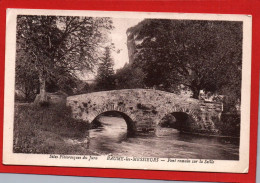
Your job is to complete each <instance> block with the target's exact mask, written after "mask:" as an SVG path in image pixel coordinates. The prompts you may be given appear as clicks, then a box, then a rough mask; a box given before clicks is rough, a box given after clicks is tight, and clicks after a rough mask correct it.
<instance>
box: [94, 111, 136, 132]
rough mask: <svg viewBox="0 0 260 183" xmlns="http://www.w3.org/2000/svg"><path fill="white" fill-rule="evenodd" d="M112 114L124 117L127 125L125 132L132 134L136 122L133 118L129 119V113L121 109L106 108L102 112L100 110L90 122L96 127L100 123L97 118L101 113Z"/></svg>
mask: <svg viewBox="0 0 260 183" xmlns="http://www.w3.org/2000/svg"><path fill="white" fill-rule="evenodd" d="M111 114H112V115H114V116H120V117H122V118H123V119H124V121H125V123H126V125H127V132H128V133H129V134H134V133H135V132H136V124H135V121H133V119H131V117H129V115H127V114H126V113H124V112H121V111H117V110H107V111H104V112H101V113H100V114H98V115H97V116H96V117H95V118H94V119H93V120H92V121H90V124H91V126H92V127H97V126H99V125H100V121H99V120H98V118H99V117H100V116H102V115H111Z"/></svg>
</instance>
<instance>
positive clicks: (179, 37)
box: [128, 19, 242, 98]
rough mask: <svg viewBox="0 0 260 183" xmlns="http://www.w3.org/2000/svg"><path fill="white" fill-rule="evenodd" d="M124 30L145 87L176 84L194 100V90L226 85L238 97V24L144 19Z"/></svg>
mask: <svg viewBox="0 0 260 183" xmlns="http://www.w3.org/2000/svg"><path fill="white" fill-rule="evenodd" d="M128 32H129V37H128V38H129V40H132V41H134V42H136V44H137V45H136V50H135V57H134V67H139V68H141V69H142V70H143V71H144V73H146V77H145V78H144V83H145V84H146V85H147V86H148V87H152V86H154V85H155V86H159V85H162V86H163V88H164V89H165V90H169V88H175V89H176V88H178V86H180V85H182V86H185V87H187V88H189V89H190V90H191V91H192V92H193V97H194V98H198V96H199V91H200V90H205V91H206V92H207V91H211V92H219V91H221V90H222V89H223V88H225V87H230V86H231V88H232V89H233V90H235V91H234V94H235V95H236V96H237V97H240V86H241V67H242V23H241V22H231V21H201V20H163V19H153V20H150V19H147V20H144V21H143V22H141V23H139V25H137V26H136V27H133V28H130V29H129V30H128ZM232 92H233V91H232Z"/></svg>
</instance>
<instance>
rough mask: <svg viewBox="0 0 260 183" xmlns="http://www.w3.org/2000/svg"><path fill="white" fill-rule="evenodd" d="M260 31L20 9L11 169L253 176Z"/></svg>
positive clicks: (11, 52) (8, 114)
mask: <svg viewBox="0 0 260 183" xmlns="http://www.w3.org/2000/svg"><path fill="white" fill-rule="evenodd" d="M251 26H252V17H251V16H247V15H219V14H218V15H217V14H184V13H151V12H150V13H145V12H142V13H141V12H113V11H111V12H108V11H71V10H70V11H69V10H66V11H64V10H32V9H30V10H29V9H8V10H7V19H6V58H5V93H4V95H5V96H4V99H5V100H4V147H3V164H5V165H40V166H64V167H96V168H120V169H145V170H172V171H200V172H230V173H247V172H248V167H249V143H250V142H249V127H250V87H251V82H250V80H251V79H250V78H251V34H252V27H251Z"/></svg>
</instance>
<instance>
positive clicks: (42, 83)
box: [39, 71, 48, 103]
mask: <svg viewBox="0 0 260 183" xmlns="http://www.w3.org/2000/svg"><path fill="white" fill-rule="evenodd" d="M39 81H40V103H45V102H47V101H48V100H47V93H46V77H45V74H44V72H43V71H41V72H40V75H39Z"/></svg>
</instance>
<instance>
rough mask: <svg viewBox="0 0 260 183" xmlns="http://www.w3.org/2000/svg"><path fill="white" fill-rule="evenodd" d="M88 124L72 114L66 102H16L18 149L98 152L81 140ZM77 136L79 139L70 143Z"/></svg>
mask: <svg viewBox="0 0 260 183" xmlns="http://www.w3.org/2000/svg"><path fill="white" fill-rule="evenodd" d="M88 130H89V124H87V123H85V122H84V121H82V120H76V119H73V118H72V117H71V111H70V109H69V108H67V107H66V106H64V105H51V106H49V107H39V106H36V105H34V104H15V116H14V141H13V142H14V147H13V151H14V152H15V153H37V154H74V155H76V154H81V155H88V154H95V153H93V152H91V151H89V150H87V148H86V146H87V145H88V142H87V141H86V140H85V141H80V139H84V138H85V137H86V135H87V133H88ZM75 140H77V142H78V143H71V142H74V141H75Z"/></svg>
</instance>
